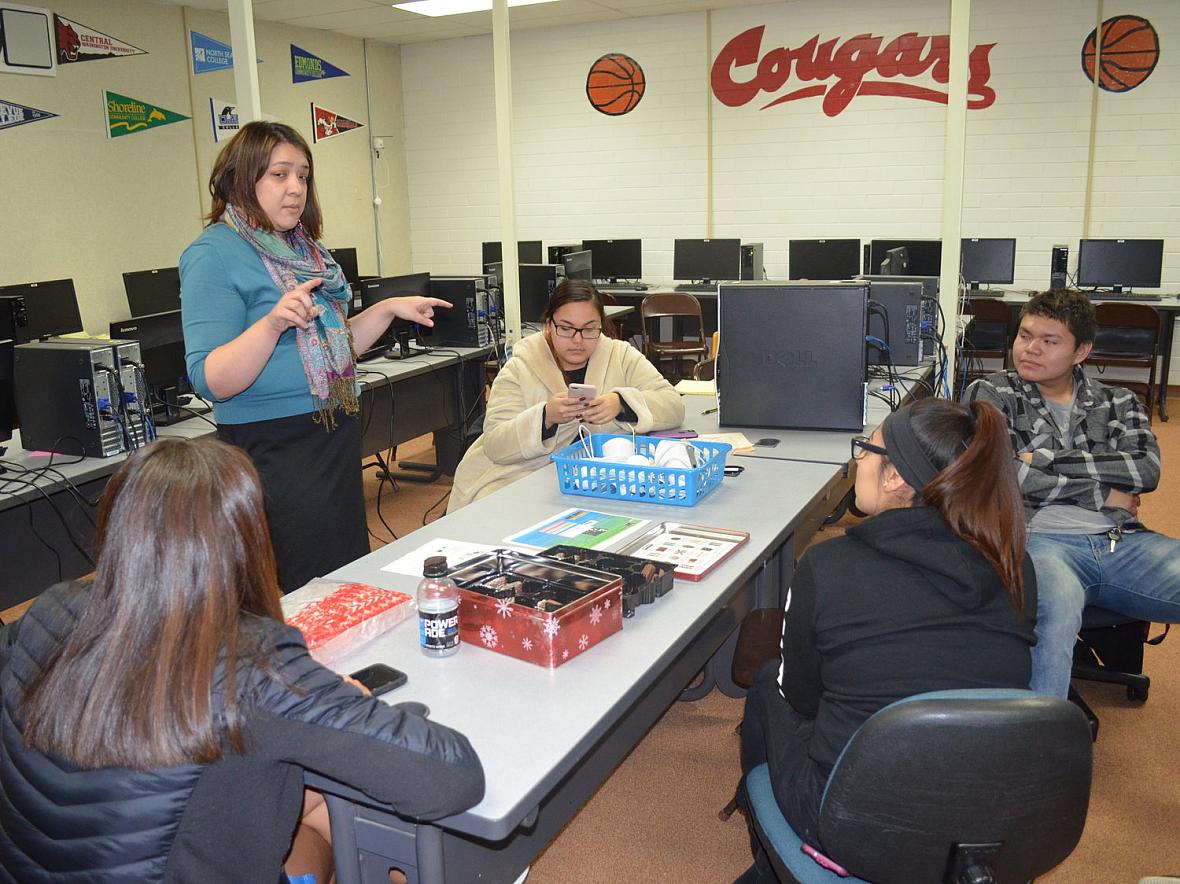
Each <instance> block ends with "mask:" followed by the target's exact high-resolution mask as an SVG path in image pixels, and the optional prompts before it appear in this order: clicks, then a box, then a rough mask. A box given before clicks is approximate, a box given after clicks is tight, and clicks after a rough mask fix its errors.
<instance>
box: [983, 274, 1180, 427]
mask: <svg viewBox="0 0 1180 884" xmlns="http://www.w3.org/2000/svg"><path fill="white" fill-rule="evenodd" d="M1086 294H1089V293H1086ZM973 297H974V298H980V300H987V301H1000V302H1001V303H1004V304H1006V305H1008V310H1009V313H1010V315H1011V318H1010V327H1011V329H1012V333H1013V335H1015V332H1016V329H1017V328H1018V327H1019V324H1020V320H1019V316H1020V308H1021V307H1023V306H1024V305H1025V304H1027V303H1028V299H1029V296H1028V295H1026V294H1021V293H1017V292H1011V291H1008V292H1006V293H1005V294H1004V295H1003V296H1002V297H1000V298H996V297H987V296H984V297H980V296H979V295H974V296H972V294H971V292H970V291H968V292H967V298H968V300H972V299H973ZM1089 297H1090V301H1091V302H1092V303H1094V304H1143V305H1144V306H1147V307H1150V308H1151V309H1152V310H1154V311H1155V312H1156V313H1158V314H1159V317H1160V342H1161V345H1162V349H1161V352H1160V356H1161V359H1162V365H1161V366H1160V377H1159V389H1158V390H1157V391H1156V402H1157V403H1158V404H1159V416H1160V420H1162V421H1166V420H1167V419H1168V375H1169V373H1170V370H1171V366H1172V338H1173V337H1174V336H1175V334H1176V317H1177V315H1178V314H1180V295H1161V297H1160V300H1158V301H1135V300H1128V299H1126V298H1117V299H1116V298H1103V297H1102V296H1101V295H1090V296H1089ZM1008 346H1009V349H1011V341H1009V344H1008Z"/></svg>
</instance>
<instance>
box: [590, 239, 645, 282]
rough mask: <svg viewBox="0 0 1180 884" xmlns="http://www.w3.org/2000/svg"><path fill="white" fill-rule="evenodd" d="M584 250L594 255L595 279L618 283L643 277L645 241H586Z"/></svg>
mask: <svg viewBox="0 0 1180 884" xmlns="http://www.w3.org/2000/svg"><path fill="white" fill-rule="evenodd" d="M582 250H583V251H587V252H591V253H592V254H593V255H594V278H595V279H605V280H609V281H610V282H618V281H619V280H620V279H641V278H642V277H643V240H641V239H584V240H582Z"/></svg>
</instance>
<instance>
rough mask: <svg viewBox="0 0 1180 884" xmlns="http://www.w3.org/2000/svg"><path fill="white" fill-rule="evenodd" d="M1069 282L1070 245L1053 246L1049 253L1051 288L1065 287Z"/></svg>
mask: <svg viewBox="0 0 1180 884" xmlns="http://www.w3.org/2000/svg"><path fill="white" fill-rule="evenodd" d="M1068 284H1069V246H1053V251H1052V252H1050V253H1049V288H1051V289H1063V288H1065V287H1066V286H1067V285H1068Z"/></svg>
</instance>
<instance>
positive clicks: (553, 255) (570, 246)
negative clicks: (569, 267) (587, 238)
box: [545, 242, 582, 264]
mask: <svg viewBox="0 0 1180 884" xmlns="http://www.w3.org/2000/svg"><path fill="white" fill-rule="evenodd" d="M580 251H582V244H581V243H580V242H567V243H562V244H561V245H559V246H549V248H548V249H547V250H546V255H545V257H546V258H548V260H547V261H546V262H545V263H546V264H560V263H561V259H562V258H564V257H565V256H566V255H568V254H570V253H571V252H580Z"/></svg>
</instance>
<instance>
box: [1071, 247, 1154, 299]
mask: <svg viewBox="0 0 1180 884" xmlns="http://www.w3.org/2000/svg"><path fill="white" fill-rule="evenodd" d="M1163 266H1164V241H1163V240H1162V239H1083V240H1082V241H1081V243H1080V245H1079V248H1078V277H1077V279H1078V286H1079V287H1083V286H1084V287H1094V288H1097V287H1098V286H1110V287H1111V288H1112V289H1114V291H1116V292H1121V291H1122V290H1123V288H1144V289H1154V288H1159V285H1160V276H1161V274H1162V272H1163Z"/></svg>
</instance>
